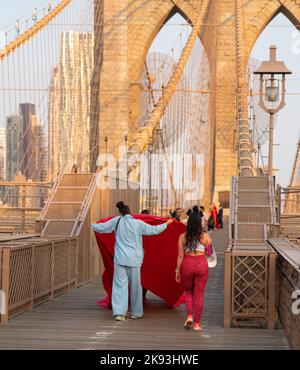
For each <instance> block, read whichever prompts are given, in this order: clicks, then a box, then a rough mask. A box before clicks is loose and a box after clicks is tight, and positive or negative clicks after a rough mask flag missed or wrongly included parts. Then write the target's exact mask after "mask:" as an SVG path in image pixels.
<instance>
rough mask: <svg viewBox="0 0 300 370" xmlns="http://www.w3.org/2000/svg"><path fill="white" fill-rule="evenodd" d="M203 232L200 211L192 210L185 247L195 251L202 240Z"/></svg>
mask: <svg viewBox="0 0 300 370" xmlns="http://www.w3.org/2000/svg"><path fill="white" fill-rule="evenodd" d="M202 233H203V231H202V224H201V216H200V215H199V213H196V212H192V213H191V214H190V217H189V220H188V223H187V226H186V234H185V239H186V241H185V248H186V249H189V250H191V251H194V250H195V249H196V247H197V244H198V243H199V241H200V238H201V236H202Z"/></svg>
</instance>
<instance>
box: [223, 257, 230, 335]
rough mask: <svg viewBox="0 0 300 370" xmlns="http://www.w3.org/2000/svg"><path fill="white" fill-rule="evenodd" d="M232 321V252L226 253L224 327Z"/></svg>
mask: <svg viewBox="0 0 300 370" xmlns="http://www.w3.org/2000/svg"><path fill="white" fill-rule="evenodd" d="M230 322H231V252H229V251H226V252H225V253H224V328H226V329H227V328H230Z"/></svg>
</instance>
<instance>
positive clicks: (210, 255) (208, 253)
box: [205, 244, 218, 268]
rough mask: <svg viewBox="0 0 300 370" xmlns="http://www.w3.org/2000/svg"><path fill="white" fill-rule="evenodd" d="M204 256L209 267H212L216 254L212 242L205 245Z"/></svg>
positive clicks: (215, 263) (214, 265) (216, 258)
mask: <svg viewBox="0 0 300 370" xmlns="http://www.w3.org/2000/svg"><path fill="white" fill-rule="evenodd" d="M205 257H206V260H207V263H208V267H209V268H214V267H216V266H217V264H218V256H217V253H216V250H215V248H214V247H213V246H212V244H208V245H207V246H206V247H205Z"/></svg>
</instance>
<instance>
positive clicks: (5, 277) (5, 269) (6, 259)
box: [1, 248, 11, 322]
mask: <svg viewBox="0 0 300 370" xmlns="http://www.w3.org/2000/svg"><path fill="white" fill-rule="evenodd" d="M10 253H11V251H10V248H3V255H2V291H3V294H4V303H3V302H2V304H3V305H4V309H3V313H2V314H1V322H8V317H9V316H8V308H9V306H8V304H9V271H10ZM2 308H3V307H2Z"/></svg>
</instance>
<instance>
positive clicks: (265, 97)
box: [254, 45, 292, 176]
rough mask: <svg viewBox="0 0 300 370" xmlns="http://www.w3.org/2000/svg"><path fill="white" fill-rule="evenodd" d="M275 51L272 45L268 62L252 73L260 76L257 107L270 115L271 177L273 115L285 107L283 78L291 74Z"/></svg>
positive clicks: (270, 168)
mask: <svg viewBox="0 0 300 370" xmlns="http://www.w3.org/2000/svg"><path fill="white" fill-rule="evenodd" d="M276 51H277V48H276V46H274V45H272V46H271V47H270V60H268V61H264V62H262V63H261V65H260V67H259V68H258V69H257V70H256V71H255V72H254V74H257V75H260V91H259V95H260V99H259V106H260V107H261V108H262V109H263V110H264V111H265V112H267V113H269V114H270V125H269V160H268V176H273V146H274V115H275V114H276V113H278V112H279V111H280V110H281V109H282V108H283V107H284V106H285V76H286V75H289V74H291V73H292V72H291V71H290V70H289V69H288V68H287V67H286V65H285V64H284V62H282V61H278V60H277V59H276ZM276 77H277V78H276ZM280 85H281V92H280ZM280 95H281V97H280ZM266 102H268V103H269V104H268V105H267V103H266Z"/></svg>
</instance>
